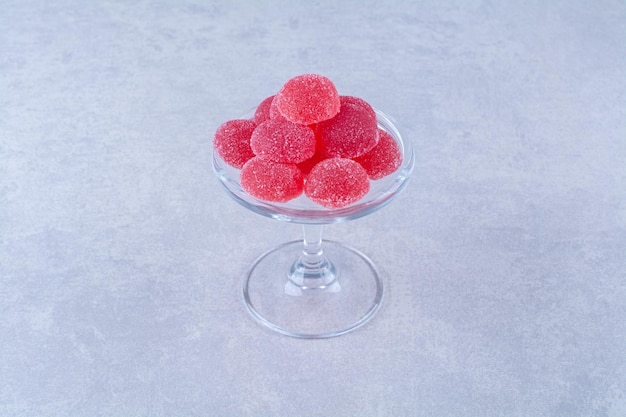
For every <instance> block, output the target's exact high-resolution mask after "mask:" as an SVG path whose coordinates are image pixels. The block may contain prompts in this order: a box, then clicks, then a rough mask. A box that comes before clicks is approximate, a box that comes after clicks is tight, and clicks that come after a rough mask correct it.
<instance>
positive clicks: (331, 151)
mask: <svg viewBox="0 0 626 417" xmlns="http://www.w3.org/2000/svg"><path fill="white" fill-rule="evenodd" d="M315 132H316V135H317V138H318V141H319V143H320V146H321V152H322V153H323V154H324V155H326V156H328V157H340V158H356V157H357V156H361V155H363V154H364V153H366V152H368V151H369V150H371V149H372V148H373V147H374V146H376V144H377V143H378V125H377V123H376V117H375V115H373V114H372V113H371V112H370V110H369V109H368V108H366V107H363V106H361V105H357V104H353V103H345V104H344V105H342V106H341V111H340V112H339V114H337V115H336V116H335V117H333V118H332V119H330V120H326V121H323V122H320V123H318V124H317V127H316V130H315Z"/></svg>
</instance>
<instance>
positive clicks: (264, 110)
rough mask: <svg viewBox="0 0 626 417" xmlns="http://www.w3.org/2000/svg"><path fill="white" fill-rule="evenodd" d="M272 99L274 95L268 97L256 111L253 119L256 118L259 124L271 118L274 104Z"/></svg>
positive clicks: (255, 120)
mask: <svg viewBox="0 0 626 417" xmlns="http://www.w3.org/2000/svg"><path fill="white" fill-rule="evenodd" d="M272 100H274V96H269V97H267V98H266V99H265V100H263V101H262V102H261V103H260V104H259V105H258V107H257V108H256V110H255V111H254V118H253V119H252V120H254V122H255V123H256V124H257V125H260V124H261V123H263V122H264V121H266V120H269V119H270V107H271V105H272Z"/></svg>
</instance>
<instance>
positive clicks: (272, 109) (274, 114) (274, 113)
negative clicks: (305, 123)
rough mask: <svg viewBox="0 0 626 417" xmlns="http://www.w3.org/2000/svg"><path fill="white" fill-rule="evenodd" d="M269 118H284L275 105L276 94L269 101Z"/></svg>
mask: <svg viewBox="0 0 626 417" xmlns="http://www.w3.org/2000/svg"><path fill="white" fill-rule="evenodd" d="M270 119H285V117H284V116H283V115H282V114H280V110H278V106H277V105H276V96H274V99H273V100H272V102H271V103H270ZM285 120H287V119H285Z"/></svg>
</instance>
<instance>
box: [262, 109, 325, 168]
mask: <svg viewBox="0 0 626 417" xmlns="http://www.w3.org/2000/svg"><path fill="white" fill-rule="evenodd" d="M250 146H251V148H252V152H254V154H255V155H257V156H262V157H263V158H265V159H269V160H271V161H274V162H293V163H299V162H302V161H305V160H307V159H309V158H311V157H312V156H313V154H314V153H315V133H314V132H313V130H312V129H311V128H309V127H308V126H303V125H299V124H297V123H293V122H290V121H288V120H285V119H269V120H267V121H265V122H263V123H261V124H260V125H258V126H257V127H256V129H254V132H252V137H251V139H250Z"/></svg>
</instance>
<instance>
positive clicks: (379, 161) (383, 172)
mask: <svg viewBox="0 0 626 417" xmlns="http://www.w3.org/2000/svg"><path fill="white" fill-rule="evenodd" d="M378 136H379V140H378V144H377V145H376V146H375V147H374V148H373V149H372V150H370V151H369V152H367V153H366V154H364V155H361V156H359V157H357V158H354V160H355V161H356V162H358V163H359V164H361V166H362V167H363V168H365V171H367V175H368V176H369V177H370V179H372V180H379V179H381V178H383V177H386V176H387V175H389V174H391V173H393V172H394V171H395V170H397V169H398V168H399V167H400V165H401V164H402V152H401V151H400V146H399V145H398V142H396V141H395V139H394V138H393V136H391V135H390V134H389V133H387V132H386V131H384V130H383V129H379V131H378Z"/></svg>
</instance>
